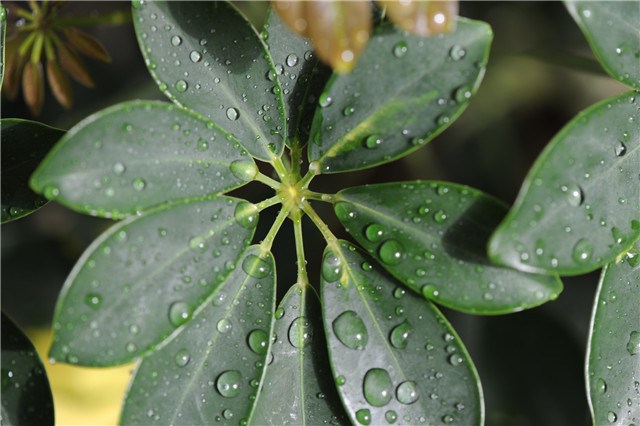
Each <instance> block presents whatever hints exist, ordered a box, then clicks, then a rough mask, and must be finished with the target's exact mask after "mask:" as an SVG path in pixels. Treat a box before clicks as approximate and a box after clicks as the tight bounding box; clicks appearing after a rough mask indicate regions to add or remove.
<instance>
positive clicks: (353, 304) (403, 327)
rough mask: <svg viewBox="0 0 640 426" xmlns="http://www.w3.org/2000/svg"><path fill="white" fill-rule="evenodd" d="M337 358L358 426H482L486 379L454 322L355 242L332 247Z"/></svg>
mask: <svg viewBox="0 0 640 426" xmlns="http://www.w3.org/2000/svg"><path fill="white" fill-rule="evenodd" d="M321 288H322V307H323V316H324V328H325V331H326V333H327V340H328V342H329V358H330V360H331V367H332V369H333V373H334V377H335V382H336V385H337V386H338V392H339V393H340V397H341V398H342V403H343V405H344V406H345V408H346V410H347V413H348V414H349V416H350V418H351V421H352V422H353V423H354V424H364V425H368V424H374V425H379V424H386V423H396V422H397V423H399V424H421V423H424V424H440V423H455V424H462V425H471V424H481V423H482V419H483V417H484V415H483V414H484V408H483V401H482V390H481V387H480V380H479V378H478V375H477V373H476V370H475V367H474V366H473V363H472V362H471V359H470V358H469V355H468V353H467V351H466V349H465V348H464V346H463V345H462V342H461V341H460V338H459V337H458V336H457V335H456V333H455V331H454V330H453V328H451V325H449V323H448V322H447V320H446V319H445V318H444V317H443V316H442V314H441V313H440V312H439V311H438V310H437V309H436V308H435V306H433V305H432V304H431V303H430V302H429V301H427V300H423V299H421V298H419V297H418V296H415V295H413V294H412V293H407V294H405V292H404V290H403V289H402V288H401V287H396V286H395V285H394V281H393V280H392V279H391V278H390V277H388V276H387V275H386V274H385V273H384V272H383V271H381V270H379V269H378V268H377V266H373V265H372V264H371V263H370V262H369V261H368V259H367V258H366V257H365V256H364V255H363V254H362V253H361V252H359V251H358V250H357V249H356V248H355V247H354V246H352V245H350V244H349V243H346V242H339V243H338V245H336V246H335V251H334V250H332V249H330V248H328V249H327V250H325V253H324V257H323V263H322V287H321Z"/></svg>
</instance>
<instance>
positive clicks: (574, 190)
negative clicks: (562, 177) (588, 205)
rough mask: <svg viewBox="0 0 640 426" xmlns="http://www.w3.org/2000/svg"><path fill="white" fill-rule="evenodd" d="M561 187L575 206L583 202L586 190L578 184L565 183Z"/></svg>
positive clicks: (568, 200) (569, 201) (570, 202)
mask: <svg viewBox="0 0 640 426" xmlns="http://www.w3.org/2000/svg"><path fill="white" fill-rule="evenodd" d="M560 189H561V190H562V192H564V193H565V196H566V197H567V202H568V203H569V204H570V205H572V206H573V207H578V206H579V205H581V204H582V203H583V201H584V192H583V191H582V188H580V187H579V186H578V185H576V184H573V183H572V184H569V185H563V186H562V187H561V188H560Z"/></svg>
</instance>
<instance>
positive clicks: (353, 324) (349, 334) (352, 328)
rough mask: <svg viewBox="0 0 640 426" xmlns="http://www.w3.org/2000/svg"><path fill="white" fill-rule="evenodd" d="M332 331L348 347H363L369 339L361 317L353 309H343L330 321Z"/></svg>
mask: <svg viewBox="0 0 640 426" xmlns="http://www.w3.org/2000/svg"><path fill="white" fill-rule="evenodd" d="M332 328H333V332H334V333H335V334H336V337H337V338H338V340H339V341H340V343H342V344H343V345H345V346H346V347H348V348H351V349H356V350H358V349H364V347H365V346H366V345H367V341H368V340H369V333H367V327H366V326H365V325H364V322H363V321H362V318H360V317H359V316H358V314H357V313H355V312H354V311H345V312H343V313H341V314H340V315H339V316H338V317H337V318H336V319H335V320H333V323H332Z"/></svg>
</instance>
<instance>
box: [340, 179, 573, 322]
mask: <svg viewBox="0 0 640 426" xmlns="http://www.w3.org/2000/svg"><path fill="white" fill-rule="evenodd" d="M336 200H337V201H338V203H337V204H336V206H335V211H336V214H337V216H338V218H339V219H340V221H341V222H342V224H343V225H344V226H345V227H346V229H347V231H348V232H349V233H350V234H351V235H352V236H353V237H354V238H355V239H356V240H357V241H358V243H359V244H360V245H361V246H362V247H363V248H365V249H366V250H367V251H368V252H369V254H370V255H372V256H374V257H375V258H376V259H377V260H378V261H379V262H380V264H381V265H382V266H383V267H384V268H385V269H386V270H387V271H389V272H390V273H391V274H392V275H394V276H395V277H396V278H397V279H398V280H400V281H402V282H403V283H404V284H406V285H407V286H408V287H409V288H411V289H412V290H414V291H416V292H418V293H419V294H422V295H423V296H424V297H426V298H428V299H431V300H432V301H434V302H436V303H439V304H442V305H444V306H447V307H449V308H453V309H457V310H461V311H463V312H469V313H475V314H503V313H508V312H514V311H519V310H522V309H528V308H532V307H535V306H538V305H541V304H543V303H545V302H547V301H549V300H553V299H555V298H556V297H557V296H558V294H560V292H561V291H562V283H561V282H560V280H559V279H558V278H557V277H553V276H545V275H534V274H528V273H523V272H520V271H516V270H513V269H508V268H504V267H499V266H495V265H492V264H491V262H490V261H489V260H488V258H487V254H486V245H487V241H488V239H489V236H490V235H491V233H492V231H493V230H494V229H495V228H496V226H497V225H498V224H499V223H500V221H501V220H502V219H503V218H504V216H505V214H506V213H507V208H506V207H505V206H504V205H503V204H502V203H501V202H498V201H497V200H495V199H493V198H491V197H489V196H487V195H485V194H483V193H481V192H480V191H478V190H475V189H472V188H469V187H466V186H462V185H456V184H453V183H445V182H428V181H418V182H403V183H388V184H378V185H366V186H360V187H353V188H347V189H344V190H342V191H340V192H339V193H338V194H337V197H336Z"/></svg>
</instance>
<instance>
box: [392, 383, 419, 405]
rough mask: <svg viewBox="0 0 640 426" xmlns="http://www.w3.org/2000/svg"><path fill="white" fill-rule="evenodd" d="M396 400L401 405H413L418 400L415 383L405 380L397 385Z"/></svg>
mask: <svg viewBox="0 0 640 426" xmlns="http://www.w3.org/2000/svg"><path fill="white" fill-rule="evenodd" d="M396 398H398V401H400V402H401V403H402V404H407V405H408V404H413V403H414V402H416V401H417V400H418V388H417V386H416V382H413V381H411V380H407V381H406V382H402V383H400V385H398V389H396Z"/></svg>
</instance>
